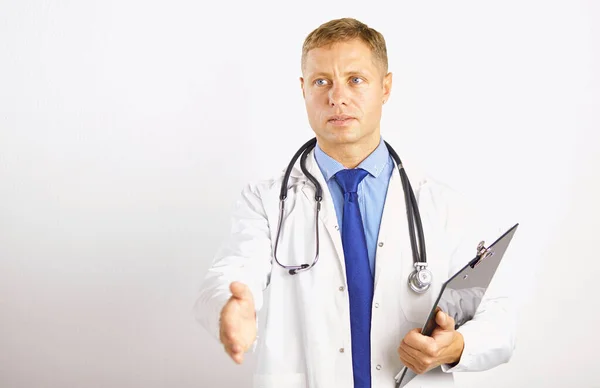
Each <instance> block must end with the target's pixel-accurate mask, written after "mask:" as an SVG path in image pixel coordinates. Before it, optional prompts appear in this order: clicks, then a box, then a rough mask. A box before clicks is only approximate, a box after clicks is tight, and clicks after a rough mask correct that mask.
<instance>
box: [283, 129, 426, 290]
mask: <svg viewBox="0 0 600 388" xmlns="http://www.w3.org/2000/svg"><path fill="white" fill-rule="evenodd" d="M384 143H385V145H386V147H387V149H388V151H389V153H390V155H391V156H392V158H393V159H394V161H395V162H396V165H397V166H398V171H399V172H400V179H401V181H402V188H403V189H404V201H405V202H406V213H407V218H408V230H409V233H410V245H411V248H412V256H413V266H414V267H415V269H414V271H413V272H412V273H411V274H410V275H409V276H408V285H409V286H410V289H411V290H413V291H414V292H416V293H418V294H422V293H425V292H426V291H427V290H428V289H429V287H430V286H431V281H432V274H431V271H429V270H428V269H427V254H426V252H425V237H424V235H423V225H422V223H421V215H420V214H419V208H418V207H417V200H416V199H415V193H414V192H413V190H412V187H411V185H410V182H409V180H408V176H407V175H406V172H405V171H404V167H403V166H402V162H401V161H400V157H398V154H397V153H396V151H394V149H393V148H392V147H391V146H390V145H389V144H388V143H387V142H385V141H384ZM316 144H317V139H316V138H312V139H311V140H309V141H307V142H306V143H305V144H304V145H303V146H302V147H300V149H299V150H298V151H297V152H296V153H295V154H294V157H293V158H292V160H291V161H290V164H289V165H288V167H287V169H286V170H285V175H284V176H283V181H282V182H281V191H280V195H279V222H278V223H277V237H276V239H275V250H274V253H273V256H274V257H275V261H276V262H277V264H279V265H280V266H281V267H282V268H284V269H286V270H288V272H289V274H290V275H296V274H297V273H299V272H302V271H308V270H309V269H311V268H312V267H314V266H315V265H316V264H317V262H318V261H319V211H320V210H321V201H322V200H323V189H322V188H321V185H320V184H319V182H318V181H317V179H316V178H315V177H314V176H312V175H311V174H310V173H309V172H308V170H307V169H306V157H307V156H308V154H309V152H310V151H311V150H312V149H313V148H314V147H315V145H316ZM298 157H300V169H301V170H302V172H303V173H304V175H306V177H307V178H308V180H310V181H311V182H312V184H313V185H315V189H316V190H315V201H316V205H317V206H316V214H315V231H316V232H315V233H316V253H315V258H314V260H313V262H312V264H301V265H283V264H281V263H280V262H279V260H278V259H277V246H278V244H279V235H280V233H281V227H282V223H283V215H284V207H285V200H286V198H287V190H288V186H287V185H288V180H289V178H290V173H291V172H292V168H293V167H294V165H295V164H296V160H298ZM415 226H416V229H417V232H416V233H415ZM417 234H418V238H419V246H418V247H417V237H416V235H417Z"/></svg>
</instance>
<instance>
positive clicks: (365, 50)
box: [195, 19, 515, 388]
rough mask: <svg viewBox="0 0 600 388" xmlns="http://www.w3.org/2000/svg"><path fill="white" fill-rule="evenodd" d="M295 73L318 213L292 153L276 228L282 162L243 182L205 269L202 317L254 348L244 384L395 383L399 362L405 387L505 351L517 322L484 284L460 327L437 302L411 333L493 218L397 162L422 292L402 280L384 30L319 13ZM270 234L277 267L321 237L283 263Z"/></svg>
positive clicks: (237, 353) (235, 352) (405, 258)
mask: <svg viewBox="0 0 600 388" xmlns="http://www.w3.org/2000/svg"><path fill="white" fill-rule="evenodd" d="M300 84H301V87H302V94H303V96H304V100H305V102H306V110H307V113H308V119H309V122H310V125H311V127H312V129H313V131H314V133H315V135H316V139H317V144H316V146H315V148H314V149H313V150H312V151H311V152H310V153H309V154H308V157H307V158H306V169H307V170H308V172H309V173H310V174H312V175H313V176H314V177H315V178H316V179H317V181H318V182H319V183H320V185H321V187H322V188H323V199H322V201H321V209H320V212H319V214H318V218H317V219H316V213H315V208H316V203H315V185H314V184H313V183H312V182H311V181H310V180H309V179H308V178H307V176H306V175H305V174H304V173H303V172H302V170H301V168H300V166H299V164H300V163H299V162H298V163H296V165H295V166H294V168H293V169H292V170H291V174H290V177H289V182H288V184H287V187H288V188H289V189H288V194H287V199H286V201H285V208H284V214H283V218H282V228H281V232H280V234H279V236H277V232H278V220H279V215H280V214H279V211H280V208H279V206H280V202H279V194H280V185H281V182H282V179H283V175H284V174H283V173H278V174H277V175H276V176H274V177H273V178H271V179H266V180H264V181H260V182H257V183H252V184H249V185H247V186H246V187H245V188H244V190H243V191H242V194H241V197H240V199H239V201H238V202H237V206H236V210H235V214H234V221H233V226H232V230H231V234H230V236H229V239H228V240H227V241H226V242H225V244H224V245H223V247H222V249H221V250H220V251H219V252H218V254H217V255H216V257H215V259H214V262H213V264H212V266H211V267H210V269H209V270H208V273H207V275H206V277H205V279H204V282H203V285H202V288H201V291H200V295H199V297H198V300H197V302H196V305H195V314H196V318H197V320H198V321H199V322H200V323H201V324H202V325H203V326H204V327H205V328H206V329H207V330H208V331H209V332H210V333H211V334H212V335H213V336H214V337H215V338H216V339H218V340H219V341H220V342H221V343H222V344H223V347H224V350H225V352H226V353H227V354H228V355H229V356H230V357H231V358H232V359H233V360H234V361H235V362H236V363H242V362H243V359H244V354H245V353H246V352H248V351H252V350H255V351H256V352H258V367H257V370H256V371H255V373H254V378H253V386H254V387H261V388H286V387H287V388H305V387H310V388H334V387H339V388H351V387H354V388H359V387H360V388H365V387H373V388H393V387H394V386H395V380H394V377H395V376H396V374H397V373H398V372H399V371H400V370H401V369H402V367H403V366H407V367H408V368H409V369H410V371H411V372H410V373H412V376H411V377H410V378H408V379H407V380H410V379H411V378H413V377H414V376H416V375H417V377H416V378H414V379H412V381H410V383H409V385H408V386H409V387H412V386H421V387H434V386H440V387H442V386H443V387H450V386H453V377H452V373H453V372H459V371H481V370H486V369H490V368H492V367H495V366H497V365H499V364H502V363H505V362H507V361H508V360H509V359H510V357H511V355H512V352H513V348H514V343H515V332H514V331H515V325H514V314H513V313H512V309H511V307H510V303H509V302H510V300H509V298H508V297H507V296H506V295H505V294H503V292H502V290H499V291H497V292H496V293H494V294H491V295H489V296H488V295H486V297H485V298H484V300H483V302H482V304H481V306H480V309H479V310H478V312H477V314H476V315H475V316H474V317H473V319H471V320H470V321H469V322H467V323H466V324H465V325H464V326H462V327H460V328H459V329H458V330H454V327H455V326H454V320H453V318H452V317H450V316H448V315H446V314H444V313H443V312H439V313H438V315H437V317H436V319H437V324H438V327H437V328H436V329H435V331H434V333H433V335H432V337H426V336H423V335H421V334H420V333H419V331H420V329H419V328H420V327H421V326H422V325H423V323H424V322H425V319H426V317H427V314H428V312H429V310H430V309H431V306H432V305H433V303H434V299H435V298H436V296H437V294H438V293H439V290H440V285H441V283H442V282H443V281H445V280H446V279H447V278H448V276H449V275H450V274H452V273H454V272H455V271H456V270H458V269H459V268H460V267H462V266H463V265H465V264H466V262H467V261H468V260H469V259H471V258H473V257H474V254H475V252H476V243H477V242H479V241H480V240H482V239H484V238H490V239H491V238H494V237H497V236H498V235H499V234H500V231H501V229H500V228H493V229H486V230H489V231H490V234H485V233H486V232H484V229H483V226H482V225H483V224H482V223H481V222H479V221H478V220H477V218H476V213H474V212H472V211H470V210H469V209H468V207H467V206H465V204H464V203H462V202H461V201H460V199H459V197H458V196H457V195H456V194H455V193H454V192H453V191H451V190H450V189H449V188H447V187H446V186H444V185H442V184H439V183H436V181H434V180H432V179H430V178H428V177H427V176H425V175H423V174H422V173H421V172H419V171H418V170H417V169H416V168H414V167H413V166H411V165H405V167H406V171H407V174H408V175H409V177H410V182H411V185H412V188H413V190H414V193H415V197H416V198H417V201H418V208H419V210H420V213H421V218H422V222H423V230H424V236H425V240H426V247H427V261H428V269H429V270H430V271H431V275H432V284H431V286H430V288H429V289H428V290H427V292H424V293H416V292H414V291H413V290H411V289H410V287H409V286H408V283H407V279H408V276H409V275H410V274H411V273H412V272H413V270H414V267H413V259H412V258H413V256H412V252H411V244H410V239H409V229H408V224H407V221H406V220H407V209H406V205H405V200H404V192H403V186H402V182H401V179H400V176H399V174H398V169H397V166H396V165H395V163H394V160H393V159H392V157H391V156H390V153H389V151H388V149H387V148H386V146H385V144H384V142H383V139H382V136H381V134H380V120H381V114H382V107H383V105H384V104H385V103H386V101H387V100H388V99H389V97H390V92H391V89H392V74H391V73H389V72H388V64H387V53H386V45H385V41H384V38H383V36H382V35H381V34H380V33H379V32H377V31H375V30H374V29H372V28H369V27H367V26H366V25H364V24H363V23H361V22H359V21H357V20H355V19H339V20H332V21H330V22H327V23H325V24H323V25H321V26H320V27H319V28H317V29H316V30H314V31H313V32H311V33H310V34H309V35H308V37H307V38H306V40H305V42H304V45H303V52H302V77H301V78H300ZM282 130H285V128H282ZM316 227H318V229H319V238H318V240H317V237H316V233H315V228H316ZM492 230H493V232H492ZM277 237H278V238H277ZM276 240H277V242H278V244H277V253H276V257H277V259H278V261H279V262H280V263H281V264H282V265H287V266H291V265H301V264H303V263H308V264H311V263H313V261H314V258H315V253H316V249H317V247H318V250H319V255H318V261H317V263H316V264H315V265H314V266H313V267H311V268H310V269H309V270H306V271H300V272H299V273H297V274H295V275H291V274H290V273H289V271H288V270H287V269H285V268H284V267H282V265H279V263H277V261H276V260H275V259H274V251H275V243H276ZM265 295H268V298H266V297H265ZM261 309H266V311H265V318H264V319H265V321H264V322H262V324H263V325H264V331H262V332H260V333H258V334H259V335H257V328H258V327H259V322H258V319H257V317H258V315H257V312H258V311H259V310H261ZM425 372H427V373H425Z"/></svg>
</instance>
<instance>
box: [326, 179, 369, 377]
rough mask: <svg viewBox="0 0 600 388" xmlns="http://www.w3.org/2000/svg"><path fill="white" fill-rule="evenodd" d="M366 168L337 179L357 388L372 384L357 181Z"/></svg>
mask: <svg viewBox="0 0 600 388" xmlns="http://www.w3.org/2000/svg"><path fill="white" fill-rule="evenodd" d="M367 174H368V173H367V171H365V170H363V169H360V168H357V169H347V170H340V171H339V172H338V173H336V174H335V180H336V181H337V182H338V184H339V185H340V187H341V188H342V190H343V191H344V213H343V219H342V246H343V248H344V258H345V262H346V281H347V282H348V294H349V297H350V332H351V338H352V369H353V374H354V388H370V387H371V305H372V302H373V277H372V276H371V269H370V267H369V253H368V251H367V241H366V238H365V232H364V229H363V223H362V219H361V216H360V208H359V206H358V194H357V189H358V184H359V183H360V182H361V181H362V180H363V179H364V178H365V176H367Z"/></svg>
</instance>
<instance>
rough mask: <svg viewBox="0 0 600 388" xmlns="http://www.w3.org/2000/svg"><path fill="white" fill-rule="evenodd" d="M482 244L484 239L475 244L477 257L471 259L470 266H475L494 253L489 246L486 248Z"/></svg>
mask: <svg viewBox="0 0 600 388" xmlns="http://www.w3.org/2000/svg"><path fill="white" fill-rule="evenodd" d="M484 244H485V241H480V242H479V244H478V245H477V257H475V260H473V263H472V264H471V268H475V267H477V266H478V265H479V264H481V262H482V261H483V260H485V259H487V258H488V257H491V256H493V255H494V250H493V249H491V248H486V247H485V245H484Z"/></svg>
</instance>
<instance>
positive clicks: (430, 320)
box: [396, 223, 519, 388]
mask: <svg viewBox="0 0 600 388" xmlns="http://www.w3.org/2000/svg"><path fill="white" fill-rule="evenodd" d="M518 226H519V224H518V223H517V224H515V225H514V226H513V227H511V228H510V229H509V230H507V231H506V232H505V233H504V234H503V235H502V236H500V237H499V238H498V239H497V240H496V241H494V242H493V243H492V244H491V245H490V246H489V247H487V248H486V247H485V246H484V244H485V242H484V241H481V242H480V243H479V245H478V246H477V253H476V256H475V257H474V258H473V259H472V260H471V261H469V263H468V264H466V265H465V266H464V267H463V268H461V269H460V270H459V271H458V272H456V273H455V274H454V275H452V277H450V278H449V279H448V280H446V281H445V282H444V283H443V284H442V287H441V289H440V293H439V295H438V297H437V299H436V300H435V303H434V304H433V306H432V308H431V311H430V312H429V315H428V317H427V320H426V321H425V324H424V325H423V327H422V329H421V334H423V335H427V336H430V335H431V334H432V333H433V329H435V326H436V323H435V316H436V314H437V311H438V309H441V310H442V311H444V312H445V313H447V314H448V315H450V316H452V317H453V318H454V321H455V329H458V328H459V327H460V326H462V325H463V324H465V323H466V322H468V321H469V320H471V319H472V318H473V316H474V315H475V313H476V311H477V308H478V307H479V304H480V303H481V300H482V299H483V297H484V295H485V292H486V291H487V288H488V286H489V285H490V283H491V281H492V278H493V277H494V274H495V273H496V270H497V269H498V266H499V265H500V261H501V260H502V257H504V253H505V252H506V250H507V249H508V245H509V244H510V242H511V240H512V238H513V236H514V234H515V232H516V231H517V228H518ZM407 371H408V368H407V367H404V368H402V370H401V371H400V373H398V375H397V376H396V388H399V387H401V386H403V385H402V382H403V380H404V377H405V376H406V372H407ZM409 381H410V380H409ZM406 383H408V382H406Z"/></svg>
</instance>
